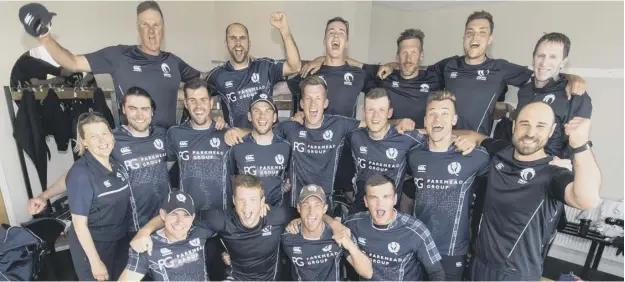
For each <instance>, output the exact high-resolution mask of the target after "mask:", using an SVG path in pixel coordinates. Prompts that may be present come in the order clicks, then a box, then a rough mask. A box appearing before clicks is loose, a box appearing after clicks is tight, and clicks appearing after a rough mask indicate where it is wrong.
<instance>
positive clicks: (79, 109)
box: [69, 99, 90, 161]
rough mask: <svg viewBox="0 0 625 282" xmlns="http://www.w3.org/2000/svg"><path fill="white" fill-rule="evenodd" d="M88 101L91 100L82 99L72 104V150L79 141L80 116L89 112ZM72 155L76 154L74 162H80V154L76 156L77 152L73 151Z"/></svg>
mask: <svg viewBox="0 0 625 282" xmlns="http://www.w3.org/2000/svg"><path fill="white" fill-rule="evenodd" d="M88 101H90V100H80V99H74V100H72V102H71V104H70V113H69V116H70V119H71V130H72V131H71V132H72V138H71V146H72V148H74V147H75V146H76V140H78V136H77V134H78V132H76V130H77V127H76V126H77V125H78V118H79V117H80V115H81V114H82V113H86V112H88V111H89V104H88ZM72 153H73V154H74V161H76V160H78V159H79V158H80V156H78V154H76V152H74V151H72Z"/></svg>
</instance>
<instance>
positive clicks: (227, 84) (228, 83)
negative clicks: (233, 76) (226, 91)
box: [225, 80, 232, 88]
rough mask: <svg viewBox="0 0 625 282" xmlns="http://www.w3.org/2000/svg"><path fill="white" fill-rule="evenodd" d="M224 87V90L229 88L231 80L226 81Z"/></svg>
mask: <svg viewBox="0 0 625 282" xmlns="http://www.w3.org/2000/svg"><path fill="white" fill-rule="evenodd" d="M225 86H226V88H231V87H232V80H228V81H226V84H225Z"/></svg>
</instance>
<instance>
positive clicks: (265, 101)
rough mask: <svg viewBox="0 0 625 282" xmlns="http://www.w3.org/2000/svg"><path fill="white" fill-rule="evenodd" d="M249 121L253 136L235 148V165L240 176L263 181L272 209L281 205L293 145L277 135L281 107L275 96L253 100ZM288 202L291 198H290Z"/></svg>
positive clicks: (233, 163)
mask: <svg viewBox="0 0 625 282" xmlns="http://www.w3.org/2000/svg"><path fill="white" fill-rule="evenodd" d="M248 119H249V120H250V121H251V122H252V128H253V130H252V133H251V134H248V135H246V136H245V137H243V143H241V144H237V145H235V146H233V147H232V149H231V156H232V166H233V168H234V170H235V171H236V172H237V174H251V175H255V176H257V177H258V178H260V180H261V181H262V182H263V187H264V189H265V200H266V202H267V204H269V205H271V206H281V205H282V204H283V201H284V194H285V193H286V192H288V190H289V189H290V188H289V187H288V185H285V184H286V183H287V179H288V173H287V171H288V166H289V161H290V159H291V143H289V142H288V141H286V140H284V139H282V138H280V137H279V136H277V135H275V134H273V131H272V127H273V124H274V123H275V122H276V121H277V120H278V114H277V108H276V105H275V104H274V102H273V99H272V98H271V96H269V95H267V94H265V93H259V94H256V96H254V98H253V99H252V104H251V105H250V109H249V113H248ZM287 201H288V199H287Z"/></svg>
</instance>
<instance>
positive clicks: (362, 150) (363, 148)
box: [360, 146, 367, 155]
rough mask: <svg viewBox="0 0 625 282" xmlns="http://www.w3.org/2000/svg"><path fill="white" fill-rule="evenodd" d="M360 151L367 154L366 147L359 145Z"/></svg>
mask: <svg viewBox="0 0 625 282" xmlns="http://www.w3.org/2000/svg"><path fill="white" fill-rule="evenodd" d="M360 153H361V154H363V155H365V154H367V147H365V146H360Z"/></svg>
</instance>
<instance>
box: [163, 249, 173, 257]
mask: <svg viewBox="0 0 625 282" xmlns="http://www.w3.org/2000/svg"><path fill="white" fill-rule="evenodd" d="M161 255H162V256H168V255H171V250H170V249H168V248H161Z"/></svg>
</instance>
